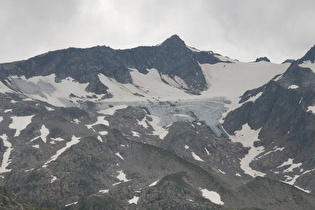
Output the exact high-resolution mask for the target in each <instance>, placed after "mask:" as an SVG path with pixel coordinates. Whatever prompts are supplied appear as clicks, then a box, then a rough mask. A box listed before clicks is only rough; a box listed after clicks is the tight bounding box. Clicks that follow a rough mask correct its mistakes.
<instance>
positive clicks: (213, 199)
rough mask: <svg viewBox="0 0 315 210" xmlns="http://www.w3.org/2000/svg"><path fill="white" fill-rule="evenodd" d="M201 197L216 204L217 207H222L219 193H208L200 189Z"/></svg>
mask: <svg viewBox="0 0 315 210" xmlns="http://www.w3.org/2000/svg"><path fill="white" fill-rule="evenodd" d="M200 191H201V193H202V196H203V197H204V198H206V199H208V200H210V201H211V202H212V203H215V204H218V205H224V203H223V202H222V200H221V196H220V194H219V193H217V192H215V191H209V190H207V189H200Z"/></svg>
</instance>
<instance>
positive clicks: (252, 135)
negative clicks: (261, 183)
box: [229, 123, 266, 177]
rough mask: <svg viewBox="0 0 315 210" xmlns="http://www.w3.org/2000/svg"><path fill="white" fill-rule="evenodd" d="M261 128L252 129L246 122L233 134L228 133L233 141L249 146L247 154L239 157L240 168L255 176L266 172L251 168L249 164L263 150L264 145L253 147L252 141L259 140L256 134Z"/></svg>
mask: <svg viewBox="0 0 315 210" xmlns="http://www.w3.org/2000/svg"><path fill="white" fill-rule="evenodd" d="M260 130H261V128H260V129H258V130H252V129H251V128H250V127H249V125H248V124H247V123H246V124H245V125H243V126H242V129H241V130H239V131H236V132H235V135H229V138H230V139H231V140H232V141H233V142H240V143H241V144H243V146H244V147H249V148H250V149H249V151H248V154H247V155H245V157H244V158H243V159H241V162H240V164H241V169H243V171H244V173H246V174H248V175H250V176H252V177H256V176H265V175H266V174H264V173H262V172H260V171H256V170H254V169H252V168H251V167H250V166H249V164H250V163H251V162H252V161H253V160H254V159H255V158H256V157H257V156H258V155H259V154H261V153H262V152H263V151H264V147H262V146H260V147H255V146H254V142H255V141H259V138H258V135H259V132H260Z"/></svg>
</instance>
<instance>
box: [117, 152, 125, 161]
mask: <svg viewBox="0 0 315 210" xmlns="http://www.w3.org/2000/svg"><path fill="white" fill-rule="evenodd" d="M115 155H116V156H118V157H119V158H120V159H122V160H124V158H123V156H121V155H120V154H119V152H116V153H115Z"/></svg>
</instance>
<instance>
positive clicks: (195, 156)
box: [191, 152, 205, 162]
mask: <svg viewBox="0 0 315 210" xmlns="http://www.w3.org/2000/svg"><path fill="white" fill-rule="evenodd" d="M191 155H192V156H193V158H194V159H195V160H197V161H200V162H205V161H204V160H203V159H201V158H200V157H199V156H198V155H196V153H194V152H191Z"/></svg>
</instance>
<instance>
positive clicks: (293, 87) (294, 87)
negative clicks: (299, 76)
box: [288, 85, 299, 89]
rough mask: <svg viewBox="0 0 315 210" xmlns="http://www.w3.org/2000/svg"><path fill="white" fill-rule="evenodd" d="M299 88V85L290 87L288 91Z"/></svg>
mask: <svg viewBox="0 0 315 210" xmlns="http://www.w3.org/2000/svg"><path fill="white" fill-rule="evenodd" d="M298 88H299V86H298V85H290V86H289V87H288V89H298Z"/></svg>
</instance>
